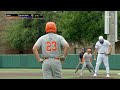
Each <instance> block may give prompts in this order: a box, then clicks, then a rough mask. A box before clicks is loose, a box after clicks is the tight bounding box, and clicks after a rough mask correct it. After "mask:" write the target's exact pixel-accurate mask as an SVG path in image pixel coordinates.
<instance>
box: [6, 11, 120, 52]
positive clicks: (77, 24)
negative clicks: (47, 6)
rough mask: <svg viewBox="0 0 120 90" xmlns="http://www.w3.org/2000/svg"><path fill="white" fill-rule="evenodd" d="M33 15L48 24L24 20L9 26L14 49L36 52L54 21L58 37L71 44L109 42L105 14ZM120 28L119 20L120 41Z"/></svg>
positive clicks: (119, 14) (119, 32)
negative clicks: (48, 25) (107, 40)
mask: <svg viewBox="0 0 120 90" xmlns="http://www.w3.org/2000/svg"><path fill="white" fill-rule="evenodd" d="M28 12H29V11H26V13H28ZM19 13H20V12H19ZM22 13H23V12H22ZM24 13H25V12H24ZM29 13H32V14H33V13H41V14H43V16H44V20H42V19H21V20H17V21H15V22H14V23H12V24H9V25H8V26H7V29H6V30H7V33H6V36H7V39H8V42H9V43H10V45H11V47H12V48H15V49H19V50H24V49H28V48H32V46H33V44H34V43H35V42H36V40H37V39H38V38H39V37H40V36H42V35H44V34H45V24H46V22H48V21H54V22H55V23H56V25H57V31H58V33H59V34H61V35H62V36H63V37H65V39H66V40H67V41H68V42H71V43H80V44H83V43H84V42H85V43H86V44H88V43H89V44H91V43H92V44H95V42H96V41H97V40H98V37H99V36H100V35H103V36H104V37H105V39H106V37H107V36H106V35H105V34H104V11H64V12H61V11H57V12H53V11H39V12H38V11H31V12H29ZM119 17H120V12H118V18H119ZM119 24H120V20H118V36H119V37H120V30H119V27H120V25H119Z"/></svg>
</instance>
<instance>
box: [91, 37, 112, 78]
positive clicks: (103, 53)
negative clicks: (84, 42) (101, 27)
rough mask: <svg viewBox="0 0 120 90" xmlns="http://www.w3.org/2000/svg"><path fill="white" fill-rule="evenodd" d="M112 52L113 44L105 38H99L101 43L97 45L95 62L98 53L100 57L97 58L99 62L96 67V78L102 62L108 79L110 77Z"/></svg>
mask: <svg viewBox="0 0 120 90" xmlns="http://www.w3.org/2000/svg"><path fill="white" fill-rule="evenodd" d="M111 51H112V45H111V43H110V42H109V41H107V40H105V39H104V38H103V36H99V41H98V42H97V43H96V45H95V55H94V60H96V54H97V53H98V56H97V62H96V67H95V73H94V75H93V76H94V77H96V76H97V75H98V70H99V66H100V64H101V62H102V61H103V63H104V65H105V68H106V73H107V75H106V77H110V75H109V73H110V72H109V61H108V55H110V54H111Z"/></svg>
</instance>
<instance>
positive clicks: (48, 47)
mask: <svg viewBox="0 0 120 90" xmlns="http://www.w3.org/2000/svg"><path fill="white" fill-rule="evenodd" d="M45 30H46V33H47V34H46V35H43V36H41V37H40V38H39V39H38V40H37V42H36V43H35V44H34V46H33V53H34V54H35V57H36V59H37V61H38V62H42V72H43V78H44V79H61V78H62V72H61V71H62V62H61V58H62V59H63V60H65V58H66V56H67V52H68V48H69V44H68V43H67V41H66V40H65V39H64V38H63V37H62V36H61V35H58V34H56V32H57V30H56V24H55V23H54V22H48V23H47V24H46V28H45ZM61 46H63V48H64V53H63V55H62V56H61ZM40 47H41V48H42V56H43V59H42V58H41V57H40V56H39V54H38V49H39V48H40Z"/></svg>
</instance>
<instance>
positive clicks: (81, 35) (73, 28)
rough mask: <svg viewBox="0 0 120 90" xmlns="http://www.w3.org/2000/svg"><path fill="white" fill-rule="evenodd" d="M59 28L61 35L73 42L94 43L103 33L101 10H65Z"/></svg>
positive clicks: (102, 14)
mask: <svg viewBox="0 0 120 90" xmlns="http://www.w3.org/2000/svg"><path fill="white" fill-rule="evenodd" d="M59 26H60V27H59V28H60V30H61V31H62V35H63V36H64V37H65V38H66V39H67V40H68V41H69V42H74V43H76V42H77V43H81V44H82V43H83V41H84V42H86V43H95V42H96V41H97V40H98V36H99V35H103V36H104V37H105V38H106V35H104V13H103V12H101V11H65V12H63V14H62V18H61V21H60V23H59Z"/></svg>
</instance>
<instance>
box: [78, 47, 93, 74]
mask: <svg viewBox="0 0 120 90" xmlns="http://www.w3.org/2000/svg"><path fill="white" fill-rule="evenodd" d="M82 63H83V67H82V70H81V73H80V74H81V75H83V70H84V69H85V68H88V69H90V70H92V72H93V73H94V67H93V66H92V64H91V63H92V54H91V49H88V50H87V52H86V53H85V54H84V55H83V61H82Z"/></svg>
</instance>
